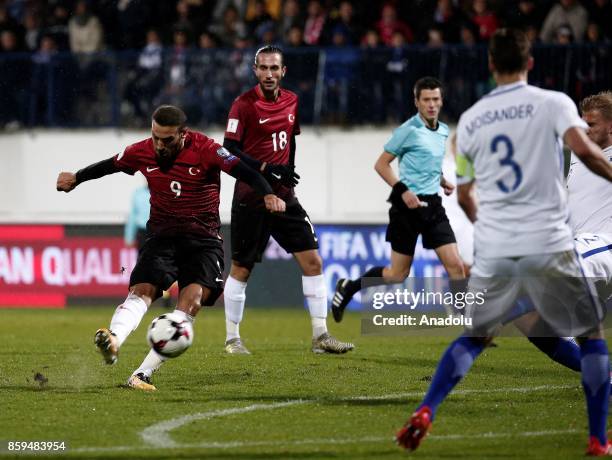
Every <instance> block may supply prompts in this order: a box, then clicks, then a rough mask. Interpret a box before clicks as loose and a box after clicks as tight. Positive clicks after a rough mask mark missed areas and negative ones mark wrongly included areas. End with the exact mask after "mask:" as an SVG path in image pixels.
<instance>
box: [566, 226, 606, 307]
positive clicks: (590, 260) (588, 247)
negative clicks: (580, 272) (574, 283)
mask: <svg viewBox="0 0 612 460" xmlns="http://www.w3.org/2000/svg"><path fill="white" fill-rule="evenodd" d="M574 241H575V242H576V251H578V254H580V257H581V258H582V267H583V268H584V274H585V275H586V276H587V277H588V278H592V279H593V281H594V282H595V284H596V286H597V291H598V293H599V295H600V298H603V299H607V298H608V297H610V295H612V235H610V234H606V233H598V234H594V233H580V234H578V235H576V237H575V238H574Z"/></svg>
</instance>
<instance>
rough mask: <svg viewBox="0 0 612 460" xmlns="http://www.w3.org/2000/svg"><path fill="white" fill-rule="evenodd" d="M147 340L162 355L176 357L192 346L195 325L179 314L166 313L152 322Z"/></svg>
mask: <svg viewBox="0 0 612 460" xmlns="http://www.w3.org/2000/svg"><path fill="white" fill-rule="evenodd" d="M147 341H148V342H149V345H150V346H151V348H153V350H155V351H156V352H157V353H159V354H160V355H162V356H165V357H166V358H176V357H177V356H179V355H181V354H182V353H183V352H184V351H185V350H187V348H189V347H190V346H191V343H192V342H193V327H192V326H191V323H190V322H189V321H186V320H184V319H183V318H181V317H180V316H178V315H177V314H175V313H165V314H163V315H161V316H158V317H157V318H155V319H154V320H153V321H152V322H151V325H150V326H149V330H148V331H147Z"/></svg>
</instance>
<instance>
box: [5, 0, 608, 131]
mask: <svg viewBox="0 0 612 460" xmlns="http://www.w3.org/2000/svg"><path fill="white" fill-rule="evenodd" d="M503 26H513V27H520V28H523V29H524V30H526V31H527V33H528V34H529V36H530V38H531V39H532V41H533V42H534V43H541V44H545V45H546V44H551V45H571V44H581V45H582V44H597V46H599V47H601V45H602V44H604V45H605V48H604V49H605V50H608V51H606V53H607V54H606V56H604V58H605V59H604V61H602V62H599V61H598V62H596V63H595V64H593V62H587V61H588V59H587V58H586V57H585V58H584V59H585V62H584V63H583V64H576V59H575V58H573V62H570V63H567V62H568V60H567V59H565V60H563V64H559V65H565V64H567V65H569V66H571V67H572V68H571V69H567V68H565V67H564V68H558V69H556V71H559V72H561V75H562V76H561V77H556V78H565V81H563V82H557V83H559V84H561V83H563V85H565V87H567V85H572V84H573V82H572V81H571V79H575V78H580V77H576V75H579V74H580V72H582V73H585V72H586V73H589V72H590V73H593V69H592V67H593V65H597V66H599V67H601V66H602V65H608V64H609V63H610V61H609V49H610V47H609V46H608V45H609V41H610V40H611V39H612V1H611V0H581V1H578V0H558V1H554V0H537V1H534V0H488V1H487V0H385V1H380V0H369V1H357V0H352V1H351V0H156V1H152V0H97V1H94V0H91V1H86V0H0V66H2V70H1V72H2V80H1V81H0V128H1V127H2V126H4V125H6V124H7V123H10V122H11V121H13V120H16V121H17V122H18V123H19V124H25V125H32V126H36V125H69V124H70V123H73V122H75V120H77V123H85V124H88V120H87V117H89V118H91V120H90V121H91V123H90V124H93V125H99V124H117V120H119V119H121V118H122V117H123V116H124V115H129V116H130V119H131V120H136V121H137V122H139V120H140V121H143V122H146V119H147V117H148V112H149V110H150V108H151V106H152V104H155V103H159V102H171V103H176V104H179V105H182V106H185V105H187V106H189V105H190V104H191V105H193V106H194V107H193V108H192V109H190V107H187V110H188V111H190V110H191V112H192V113H191V115H192V118H193V117H195V119H196V120H197V121H199V122H202V123H204V124H206V123H218V122H222V120H223V117H224V116H225V115H226V110H227V107H229V103H231V100H232V99H233V97H235V96H236V95H237V94H239V92H240V91H242V90H244V89H245V88H246V87H248V86H249V85H251V84H252V83H253V81H252V79H251V71H250V67H251V64H252V49H253V48H254V47H259V46H262V45H264V44H277V45H280V46H282V47H283V48H284V49H285V50H286V52H287V54H286V61H287V62H286V63H287V65H288V67H289V73H288V82H287V83H288V86H289V87H291V89H294V90H296V91H298V92H299V94H300V96H301V97H302V99H303V105H304V106H305V109H304V114H303V116H304V117H305V120H306V122H308V121H313V120H314V121H315V122H316V121H317V119H316V118H317V116H319V115H320V114H321V113H322V112H325V113H328V114H331V115H328V116H325V117H324V118H325V120H323V121H331V122H338V121H339V122H345V121H347V120H345V119H343V117H345V118H346V116H347V114H351V113H352V112H351V110H352V107H358V106H361V107H364V105H363V102H364V101H363V100H360V99H363V98H366V99H368V98H369V99H371V100H370V101H369V104H370V105H368V106H366V111H367V112H368V113H370V114H371V113H377V114H381V115H380V117H379V118H380V119H375V120H365V121H373V122H385V121H388V119H389V118H390V117H389V113H394V114H396V115H395V116H393V117H392V118H395V117H403V116H405V115H406V114H407V112H408V111H410V110H411V107H410V104H408V105H407V106H406V105H405V104H404V102H405V101H406V98H408V100H409V99H410V98H409V94H410V85H411V79H412V78H407V73H410V77H413V76H414V77H415V78H416V77H417V76H418V74H419V73H422V72H430V73H432V74H433V75H438V76H439V77H442V78H444V75H442V72H443V70H444V69H447V70H448V69H452V72H451V71H449V75H450V76H452V77H457V75H459V76H461V75H462V73H466V75H463V77H462V78H458V77H457V78H455V80H457V81H456V82H455V84H457V85H459V86H460V87H461V85H466V84H467V83H466V82H467V81H468V80H469V79H470V78H472V77H470V76H469V75H467V74H468V73H470V72H472V73H474V68H477V69H478V72H480V71H482V72H481V73H482V75H480V74H479V76H478V77H477V78H476V80H479V81H477V83H476V84H475V85H470V88H469V94H468V95H467V96H466V95H465V94H459V95H457V96H455V97H457V98H463V100H462V101H459V102H458V103H457V104H458V105H457V107H456V109H455V111H457V112H459V111H460V110H462V109H463V108H465V107H464V106H465V105H466V104H468V105H469V103H471V102H473V99H474V98H475V97H478V96H479V95H481V94H482V92H483V91H484V90H485V89H486V81H485V80H486V74H487V71H486V55H485V58H484V59H483V54H482V53H476V52H470V51H469V49H472V48H473V49H474V50H476V49H478V48H482V46H479V45H482V44H483V43H486V41H487V40H488V38H489V37H490V36H491V34H492V33H493V32H494V31H495V30H496V29H497V28H498V27H503ZM411 44H414V45H418V46H416V47H410V46H406V45H411ZM446 45H451V48H452V47H453V46H459V47H462V48H463V51H462V52H461V53H460V54H456V53H455V54H453V53H448V52H444V53H443V54H441V55H440V56H437V55H436V54H435V52H436V50H438V49H440V50H442V49H447V48H448V47H447V46H446ZM322 48H324V49H325V60H324V67H322V66H321V65H322V61H321V53H320V52H319V50H321V49H322ZM418 49H426V50H428V52H427V55H426V59H425V61H427V62H429V61H431V60H432V59H433V61H432V62H431V63H430V65H429V64H427V63H423V62H419V61H420V60H423V59H421V57H419V55H418V53H419V52H420V51H415V50H418ZM247 50H248V52H247ZM292 51H295V52H292ZM415 53H417V54H415ZM109 55H111V56H112V58H111V57H109ZM23 56H28V58H27V59H25V58H24V57H23ZM104 56H106V57H104ZM423 56H425V55H423ZM432 56H433V57H432ZM436 56H437V57H436ZM553 59H555V58H554V57H553ZM598 59H599V58H598ZM428 60H429V61H428ZM600 61H601V59H600ZM322 69H324V70H322ZM596 71H597V70H596ZM381 72H383V73H385V74H386V77H385V78H386V79H384V81H383V79H382V77H381V76H380V73H381ZM568 75H569V76H568ZM606 75H607V78H609V73H608V74H606ZM600 77H601V76H600V75H595V76H593V75H591V77H589V78H600ZM604 77H606V76H604ZM291 78H293V80H292V79H291ZM449 78H451V77H449ZM466 79H467V80H466ZM376 81H380V82H381V83H380V85H378V86H377V85H376V84H373V82H374V83H376ZM322 82H324V83H325V85H324V87H322V86H321V83H322ZM216 83H219V84H216ZM101 84H102V86H103V87H101ZM317 84H318V85H319V91H318V92H317V91H315V85H317ZM364 84H365V85H366V86H365V88H364V87H360V86H359V85H364ZM559 84H557V86H556V89H561V90H563V89H564V88H560V87H559ZM606 84H609V81H608V82H607V83H606ZM478 85H480V86H481V87H480V88H479V87H478ZM544 85H545V86H546V82H544ZM549 86H551V85H549ZM75 92H78V97H75ZM51 93H52V94H51ZM101 93H104V94H105V95H106V97H104V95H103V94H101ZM361 93H363V94H361ZM383 93H384V94H383ZM109 94H111V95H112V96H109ZM360 94H361V95H360ZM202 101H206V103H204V104H203V103H202ZM92 102H95V104H92ZM398 104H399V105H400V106H399V107H394V105H398ZM79 105H81V107H78V106H79ZM372 105H373V106H374V107H372ZM378 106H380V107H378ZM451 108H452V107H451ZM75 114H76V115H75ZM453 115H456V114H453ZM7 117H8V118H7ZM83 117H85V121H83V120H84V118H83ZM349 118H351V119H350V120H348V121H351V122H355V121H356V122H359V121H361V120H359V116H354V114H353V115H351V116H350V117H349ZM107 119H109V120H110V121H109V120H107ZM101 120H102V121H101Z"/></svg>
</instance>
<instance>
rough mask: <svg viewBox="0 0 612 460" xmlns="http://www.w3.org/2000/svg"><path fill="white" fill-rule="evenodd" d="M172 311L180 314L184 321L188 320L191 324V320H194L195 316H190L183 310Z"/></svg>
mask: <svg viewBox="0 0 612 460" xmlns="http://www.w3.org/2000/svg"><path fill="white" fill-rule="evenodd" d="M172 313H174V314H175V315H177V316H180V317H181V318H183V319H184V320H185V321H189V322H190V323H192V324H193V322H194V321H195V317H193V316H191V315H190V314H189V313H187V312H184V311H183V310H174V311H173V312H172Z"/></svg>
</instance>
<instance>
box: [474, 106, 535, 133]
mask: <svg viewBox="0 0 612 460" xmlns="http://www.w3.org/2000/svg"><path fill="white" fill-rule="evenodd" d="M532 117H533V105H532V104H519V105H511V106H509V107H505V108H503V109H498V110H487V111H486V112H484V113H483V114H481V115H478V116H476V117H475V118H473V119H472V120H470V121H469V122H468V123H467V124H466V126H465V128H466V130H467V132H468V134H469V135H470V136H471V135H472V134H474V131H476V130H477V129H478V128H480V127H481V126H485V125H490V124H492V123H495V122H499V121H505V120H515V119H521V118H532Z"/></svg>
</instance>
